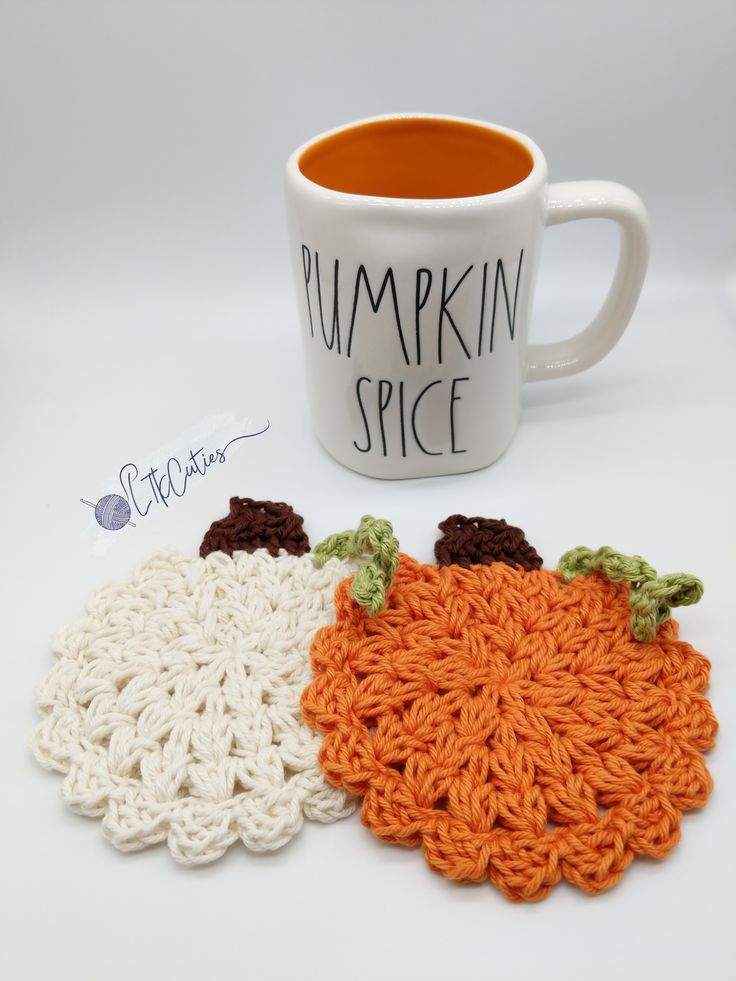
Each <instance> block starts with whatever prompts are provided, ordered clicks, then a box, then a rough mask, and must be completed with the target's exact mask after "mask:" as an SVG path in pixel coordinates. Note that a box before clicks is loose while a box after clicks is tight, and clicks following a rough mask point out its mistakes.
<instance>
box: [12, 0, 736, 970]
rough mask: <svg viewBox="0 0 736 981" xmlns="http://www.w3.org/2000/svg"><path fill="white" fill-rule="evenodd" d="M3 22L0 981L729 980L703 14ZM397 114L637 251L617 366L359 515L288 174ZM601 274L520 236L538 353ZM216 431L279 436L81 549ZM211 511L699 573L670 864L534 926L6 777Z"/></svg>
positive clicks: (423, 542)
mask: <svg viewBox="0 0 736 981" xmlns="http://www.w3.org/2000/svg"><path fill="white" fill-rule="evenodd" d="M0 16H1V21H0V100H1V102H0V412H1V419H2V438H3V445H2V479H1V481H0V488H1V489H0V495H1V500H0V503H1V510H0V513H1V514H2V521H3V532H4V533H3V536H2V543H3V548H2V559H0V562H1V563H2V577H1V579H0V584H1V585H2V591H1V593H0V595H1V596H2V600H1V602H2V620H1V621H0V622H2V624H3V627H4V636H3V642H4V643H3V662H2V663H3V668H2V677H1V679H0V682H1V683H0V700H1V705H0V754H1V763H2V770H1V771H0V772H1V773H2V782H1V784H0V786H1V787H2V795H3V808H2V817H1V819H0V820H1V821H2V829H1V830H2V838H1V839H0V840H1V841H2V845H3V852H2V859H1V861H2V865H1V867H0V873H1V881H2V895H1V897H0V901H1V902H2V909H0V933H1V934H2V937H1V942H0V971H1V972H2V975H3V977H6V978H9V979H12V981H26V979H31V981H46V979H48V978H52V977H53V978H55V979H67V978H68V979H74V981H87V979H89V981H100V979H104V981H117V979H122V978H139V979H143V981H148V979H156V981H168V979H172V981H173V979H177V981H198V979H203V978H217V979H222V981H227V979H231V978H233V979H234V978H258V979H284V978H289V977H299V978H304V979H312V978H321V979H331V978H350V979H357V981H360V979H364V978H366V979H368V978H371V979H372V978H376V977H380V978H381V979H385V981H389V979H392V978H409V979H411V978H419V977H421V978H422V979H426V981H430V979H435V978H437V979H440V978H441V979H446V978H450V977H452V978H465V977H472V978H489V979H490V978H498V979H503V981H514V979H521V978H532V977H544V978H546V979H557V978H559V979H563V978H564V979H565V981H576V979H582V978H586V979H588V978H591V977H592V978H620V977H626V978H629V979H632V981H635V979H639V978H642V979H643V978H647V979H656V978H665V977H666V978H668V979H673V981H674V979H691V978H699V979H703V981H710V979H730V978H734V977H736V957H735V954H734V931H733V908H732V907H733V901H732V887H733V877H734V875H735V874H736V837H735V836H734V834H733V813H734V804H735V798H736V794H735V793H734V776H735V775H736V774H735V772H734V771H735V768H734V764H733V759H734V754H735V753H736V745H735V741H734V735H733V719H734V716H735V714H736V694H735V693H736V669H735V667H734V661H735V656H734V643H735V639H734V633H733V620H732V611H733V605H734V589H735V588H736V576H735V575H734V558H733V546H734V532H735V531H736V527H735V525H736V522H735V520H734V446H733V443H734V440H733V433H734V426H735V425H736V397H735V395H734V382H733V367H734V358H735V357H736V336H735V334H734V328H735V325H736V280H735V279H734V272H735V269H734V259H735V257H736V247H735V244H736V241H735V240H736V236H735V234H734V203H735V198H734V176H733V175H734V174H735V173H736V149H735V144H736V140H735V135H734V115H733V93H734V90H735V89H736V72H735V70H734V65H735V64H736V61H735V60H734V58H733V53H732V52H733V47H734V41H735V40H736V8H735V7H734V5H733V4H732V3H730V2H725V0H724V2H722V3H721V2H716V0H700V2H698V3H697V4H696V3H692V4H685V3H682V2H673V0H669V2H663V0H656V2H654V0H650V2H647V3H642V2H641V0H616V2H606V3H596V2H591V0H587V2H584V0H581V2H572V0H565V2H557V3H542V2H536V3H531V2H520V0H517V2H515V3H495V2H494V3H480V2H479V3H472V2H469V0H452V2H450V0H446V2H443V3H437V2H424V3H419V2H390V3H389V2H373V3H354V2H346V0H341V2H332V0H329V2H326V0H311V2H304V0H303V2H297V0H289V2H279V3H276V2H273V3H266V2H262V3H261V2H222V0H215V2H204V0H201V2H189V0H186V2H178V3H174V2H171V3H167V2H163V0H146V2H143V0H134V2H127V3H122V2H110V0H90V2H72V0H69V2H58V3H50V2H48V3H46V2H36V0H18V2H0ZM391 111H428V112H451V113H455V114H458V115H463V116H470V117H477V118H480V119H488V120H491V121H494V122H499V123H502V124H505V125H509V126H511V127H513V128H516V129H520V130H522V131H524V132H527V133H528V134H529V135H530V136H531V137H532V138H533V139H534V140H535V141H536V142H537V143H538V144H539V145H540V146H541V147H542V149H543V150H544V152H545V154H546V156H547V159H548V163H549V167H550V173H551V178H552V180H565V179H577V178H606V179H612V180H619V181H623V182H624V183H627V184H630V185H631V186H632V187H634V189H635V190H637V191H638V193H639V194H640V195H641V197H642V198H643V199H644V201H645V202H646V204H647V205H648V207H649V209H650V212H651V218H652V249H653V251H652V263H651V272H650V276H649V279H648V281H647V284H646V286H645V290H644V294H643V296H642V300H641V303H640V305H639V308H638V310H637V313H636V314H635V317H634V320H633V322H632V324H631V326H630V328H629V330H628V331H627V333H626V335H625V336H624V339H623V340H622V341H621V343H620V344H619V346H618V347H617V348H616V349H615V350H614V352H613V353H612V354H611V355H610V356H609V357H608V358H607V359H606V361H605V362H603V363H602V364H601V365H599V366H598V367H596V368H593V369H591V370H590V371H588V372H587V373H585V374H582V375H579V376H576V377H574V378H570V379H567V380H560V381H556V382H547V383H542V384H539V385H537V386H528V387H527V389H526V390H525V394H524V410H523V420H522V426H521V429H520V430H519V433H518V435H517V437H516V439H515V441H514V443H513V445H512V446H511V448H510V449H509V451H508V452H507V453H506V454H505V456H504V457H503V458H502V459H501V460H500V461H499V462H498V463H497V464H496V465H494V466H493V467H491V468H490V469H488V470H486V471H482V472H479V473H475V474H469V475H466V476H463V477H456V478H447V479H437V480H426V481H418V482H407V483H388V484H387V483H380V482H375V481H371V480H368V479H366V478H361V477H359V476H357V475H355V474H352V473H350V472H348V471H346V470H343V469H341V468H340V467H339V466H338V465H337V464H335V463H333V462H332V461H331V460H330V459H328V458H326V457H325V455H324V454H323V453H322V451H321V450H320V449H319V447H318V446H317V444H316V442H315V440H314V438H313V437H312V435H311V432H310V429H309V423H308V419H307V418H306V417H305V412H304V387H303V382H302V378H301V366H300V360H299V343H298V330H297V327H296V322H295V320H296V317H295V303H294V301H293V298H292V284H291V281H290V279H289V266H288V254H287V245H286V236H285V228H284V215H283V206H282V200H281V172H282V165H283V162H284V160H285V158H286V156H287V154H288V152H289V151H290V150H291V149H292V148H293V147H294V146H296V145H297V144H299V143H300V142H302V141H303V140H304V139H305V138H307V137H308V136H310V135H312V134H313V133H316V132H319V131H321V130H324V129H326V128H329V127H331V126H334V125H337V124H339V123H341V122H346V121H348V120H350V119H353V118H358V117H362V116H366V115H371V114H375V113H380V112H391ZM615 247H616V239H615V235H614V234H613V231H612V230H611V229H610V228H608V227H606V226H605V225H604V224H602V223H601V225H600V226H599V225H598V223H596V222H587V223H585V224H576V225H571V226H567V227H565V228H563V229H554V230H553V231H551V232H548V233H547V241H546V244H545V253H544V256H543V261H542V272H541V281H540V284H539V288H538V291H537V303H536V311H535V318H534V322H533V327H532V336H533V337H534V339H551V338H555V337H560V336H564V335H565V334H567V333H570V332H571V331H572V330H574V329H577V328H578V327H579V326H582V325H583V323H584V322H585V321H586V319H588V318H589V317H590V316H591V315H592V313H593V312H594V310H595V308H596V306H597V305H598V304H599V303H600V300H601V298H602V296H603V293H604V292H605V288H606V284H607V282H608V280H609V278H610V275H611V271H612V266H613V262H614V258H615ZM228 414H229V415H231V416H232V417H233V418H234V419H235V420H237V421H240V420H243V419H245V418H249V419H251V420H253V421H254V422H258V421H260V420H261V419H262V418H263V417H264V416H265V417H268V418H269V419H270V421H271V426H272V428H271V430H270V431H269V433H268V434H267V435H266V436H264V437H261V438H260V439H259V440H254V441H250V442H245V443H243V444H240V447H239V448H237V452H236V451H235V449H236V448H235V447H233V452H232V454H231V455H230V459H229V461H228V463H227V464H226V465H223V466H222V467H221V468H220V469H219V470H218V471H217V472H210V473H208V474H207V475H206V477H203V478H201V480H200V482H199V483H197V484H196V485H195V484H192V486H191V489H190V490H189V491H188V492H187V494H186V496H185V497H184V498H182V499H181V500H176V501H174V502H173V503H172V504H171V507H170V508H169V509H168V510H166V509H164V508H158V509H154V511H153V513H151V514H150V515H149V516H148V517H147V518H146V519H145V520H141V521H140V522H139V523H138V527H137V528H135V529H130V528H127V529H125V530H124V531H122V532H120V533H118V534H116V535H112V533H105V532H103V531H101V530H100V529H98V528H97V526H96V525H95V523H94V516H93V513H92V511H91V510H90V509H88V508H85V507H84V506H83V505H82V504H80V503H79V498H80V497H85V498H87V499H91V500H93V501H94V500H97V498H98V497H100V496H101V495H102V494H104V493H109V492H111V491H114V490H115V489H116V488H115V487H114V480H115V475H116V473H117V471H118V469H119V468H120V466H122V465H123V464H124V463H126V462H128V461H139V462H140V461H151V460H153V461H156V460H160V461H162V462H163V460H165V458H166V456H167V455H168V453H167V452H166V450H165V449H164V448H165V447H173V448H174V449H175V450H183V449H185V444H186V443H187V441H188V438H189V437H188V435H187V433H188V431H189V430H191V429H192V428H193V427H197V426H205V427H207V426H209V425H211V423H210V422H208V421H207V420H208V419H209V418H210V417H212V416H218V415H228ZM232 425H233V427H236V423H233V424H232ZM233 434H234V433H233ZM236 493H237V494H240V495H248V496H254V497H267V498H269V497H270V498H273V499H277V500H288V501H290V502H291V503H293V504H294V505H295V506H296V508H297V510H298V511H300V512H301V513H302V514H303V515H304V516H305V518H306V526H307V529H308V531H309V532H310V534H311V536H312V539H313V541H317V540H318V539H319V538H320V537H321V536H323V535H325V534H327V533H328V532H330V531H334V530H337V529H340V528H343V527H351V526H354V524H355V522H356V520H357V518H358V517H359V516H360V515H361V514H363V513H364V512H366V511H370V512H373V513H376V514H380V515H385V516H387V517H390V518H391V519H392V520H393V522H394V524H395V527H396V530H397V533H398V535H399V537H400V539H401V543H402V547H403V548H404V549H405V550H406V551H408V552H411V553H413V554H415V555H417V557H419V558H422V559H425V560H427V561H429V560H430V558H431V554H432V544H433V542H434V539H435V526H436V524H437V522H438V521H439V520H441V519H442V518H444V517H445V516H447V514H449V513H451V512H454V511H462V512H465V513H471V514H485V515H488V516H497V517H506V518H507V519H509V520H510V521H512V522H513V523H516V524H520V525H521V526H522V527H524V528H525V529H526V531H527V534H528V537H529V538H530V540H531V541H532V543H533V544H534V545H536V547H537V548H538V550H539V551H540V553H541V554H542V555H543V556H544V558H545V559H546V564H547V565H548V566H554V564H555V563H556V561H557V559H558V557H559V555H560V554H561V553H562V552H563V551H565V550H566V549H568V548H569V547H571V546H573V545H576V544H588V545H591V546H597V545H599V544H603V543H608V544H611V545H613V546H615V547H617V548H619V549H620V550H622V551H625V552H640V553H641V554H642V555H644V556H645V557H646V558H647V559H648V560H650V561H651V562H652V563H653V564H654V565H656V566H657V568H658V569H659V570H660V571H661V572H665V571H673V570H679V569H681V568H682V569H684V570H686V571H689V572H693V573H696V574H698V575H700V576H701V577H702V578H703V579H704V581H705V584H706V593H705V597H704V599H703V601H702V603H701V604H700V605H699V606H697V607H694V608H691V609H688V610H684V611H681V613H680V615H679V617H678V619H679V620H680V622H681V626H682V632H683V635H684V636H685V637H686V639H688V640H690V641H691V642H692V643H693V644H695V645H696V646H697V647H698V648H699V649H701V650H703V651H704V652H705V653H706V654H707V655H708V656H709V657H710V659H711V660H712V662H713V674H712V688H711V697H712V701H713V704H714V707H715V709H716V712H717V715H718V716H719V719H720V721H721V724H722V731H721V734H720V737H719V744H718V747H717V749H716V750H715V751H714V752H712V753H711V754H710V756H709V765H710V767H711V769H712V772H713V774H714V778H715V781H716V789H715V791H714V793H713V796H712V798H711V800H710V802H709V804H708V806H707V808H706V809H705V810H704V811H703V812H700V813H697V814H692V815H688V816H686V818H685V819H684V822H683V837H682V841H681V843H680V845H678V847H677V848H676V849H675V851H674V852H673V853H672V854H671V856H670V857H669V858H668V859H667V860H666V861H665V862H664V863H655V862H650V861H641V860H638V861H635V862H634V864H633V866H632V867H631V868H630V870H629V871H628V872H627V874H626V875H625V877H624V879H623V881H622V883H621V884H620V885H619V886H617V887H616V888H615V889H614V890H613V891H612V892H610V893H607V894H605V895H603V896H601V897H598V898H596V899H591V898H589V897H586V896H584V895H582V894H581V893H579V892H577V891H575V890H574V889H572V888H571V887H568V886H566V885H562V886H560V887H559V888H557V889H556V890H555V891H554V893H553V894H552V896H551V897H550V898H549V899H548V900H546V901H545V902H544V903H541V904H538V905H532V906H514V905H512V904H510V903H508V902H507V901H506V900H505V899H504V898H503V897H502V896H501V895H500V894H498V893H497V892H495V891H494V890H493V889H492V888H491V887H490V886H483V887H471V886H468V887H461V886H457V885H452V884H450V883H448V882H446V881H445V880H443V879H442V878H440V877H439V876H436V875H434V874H432V873H431V872H429V871H428V870H427V868H426V867H425V864H424V862H423V860H422V856H421V854H420V853H419V852H418V851H416V850H414V851H410V850H404V849H401V848H391V847H387V846H384V845H380V844H379V843H378V842H376V841H375V840H374V839H373V838H372V837H371V836H370V834H369V833H368V832H367V831H366V830H364V829H363V828H362V827H361V825H360V822H359V820H358V818H357V816H354V817H353V818H351V819H348V820H347V821H344V822H342V823H340V824H338V825H333V826H329V827H317V826H312V825H310V826H308V827H305V828H304V829H303V830H302V832H301V833H300V834H299V835H298V836H297V838H296V839H295V840H294V841H293V842H292V843H291V844H290V845H289V846H288V847H286V848H285V849H283V850H282V851H281V852H279V853H276V854H273V855H267V856H253V855H250V854H248V853H246V852H245V850H244V849H242V848H240V847H234V848H232V849H231V850H230V852H229V853H228V855H227V856H226V857H225V859H223V860H222V861H220V862H218V863H216V864H215V865H213V866H210V867H207V868H205V869H200V870H195V871H191V870H187V869H183V868H180V867H177V866H176V865H175V864H174V863H173V862H172V861H171V858H170V856H169V854H168V852H167V850H166V849H165V848H158V849H153V850H148V851H146V852H144V853H140V854H137V855H122V854H119V853H118V852H116V851H115V850H114V849H113V848H112V847H111V846H110V845H108V844H107V843H106V842H105V841H104V839H103V838H102V835H101V831H100V826H99V822H98V821H93V820H88V819H83V818H80V817H77V816H75V815H73V814H71V813H70V812H69V811H68V810H67V808H66V807H65V805H64V804H63V802H62V800H61V796H60V786H61V780H60V778H59V777H57V776H56V775H49V774H48V773H45V772H43V771H42V770H41V769H40V768H39V767H38V766H37V765H36V764H35V761H34V760H33V758H32V756H31V754H30V751H29V749H28V741H29V734H30V731H31V729H32V726H33V724H34V721H35V718H36V712H35V707H34V700H33V690H34V687H35V685H36V684H37V683H38V681H39V680H40V679H41V677H42V676H43V675H44V674H45V672H46V671H47V670H48V668H49V666H50V647H49V639H50V636H51V634H52V632H53V630H54V629H55V628H56V627H57V626H58V625H59V624H60V623H61V622H63V621H64V620H66V619H70V618H76V617H77V616H78V615H80V613H81V612H82V610H83V606H84V602H85V598H86V596H87V594H88V592H89V591H90V590H91V589H92V588H94V587H95V586H97V585H100V584H101V583H102V582H103V581H105V580H107V579H109V578H115V577H126V576H127V575H128V573H129V571H130V570H131V568H132V566H133V565H134V564H135V563H136V562H137V561H138V560H139V559H141V558H142V557H143V556H144V555H146V554H148V553H149V552H151V551H153V550H154V549H155V548H157V547H159V546H161V545H164V544H170V545H173V546H175V547H177V548H178V549H180V550H181V551H182V552H185V553H188V554H194V553H195V551H196V549H197V547H198V544H199V541H200V539H201V536H202V533H203V532H204V530H205V529H206V527H207V526H208V525H209V523H210V522H211V521H212V520H213V519H214V518H216V517H219V516H221V515H222V514H224V513H225V511H226V509H227V499H228V497H229V496H230V495H231V494H236Z"/></svg>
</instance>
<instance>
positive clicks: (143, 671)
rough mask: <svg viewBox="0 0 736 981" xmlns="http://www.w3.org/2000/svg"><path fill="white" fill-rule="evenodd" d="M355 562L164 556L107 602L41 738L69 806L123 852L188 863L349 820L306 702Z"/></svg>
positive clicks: (94, 601) (63, 665)
mask: <svg viewBox="0 0 736 981" xmlns="http://www.w3.org/2000/svg"><path fill="white" fill-rule="evenodd" d="M355 568H356V565H355V563H351V562H349V561H345V560H340V559H337V558H335V559H330V561H329V562H327V563H326V564H325V565H324V566H323V567H322V568H317V567H316V565H315V562H314V561H313V559H312V558H311V556H310V555H300V556H296V555H289V554H286V553H285V552H279V553H278V555H277V557H273V556H272V555H270V554H269V553H268V552H267V551H266V550H265V549H263V548H259V549H258V550H257V551H255V552H253V553H252V554H249V553H248V552H243V551H236V552H234V553H233V555H232V556H230V555H227V554H225V552H222V551H217V552H212V553H211V554H209V555H207V557H206V558H196V559H192V558H187V557H184V556H182V555H179V554H176V553H174V552H162V553H159V554H157V555H154V556H153V557H152V558H150V559H148V560H147V561H146V562H144V563H143V564H142V565H141V566H140V567H139V568H138V569H137V570H136V572H135V574H134V575H133V577H132V579H130V580H129V581H128V582H124V583H117V584H111V585H108V586H105V587H104V588H102V589H100V590H99V591H98V592H96V593H94V595H93V596H92V597H91V599H90V601H89V605H88V608H87V615H86V616H85V617H83V618H82V619H81V620H79V621H78V622H76V623H73V624H71V625H69V626H66V627H64V628H63V629H62V630H61V631H59V633H58V634H57V636H56V638H55V641H54V646H53V653H54V658H55V665H54V667H53V669H52V671H51V672H50V674H49V675H48V676H47V678H46V679H45V681H44V682H43V683H42V685H41V687H40V690H39V695H38V704H39V707H40V711H41V713H42V716H43V720H42V722H41V723H40V724H39V725H38V727H37V728H36V730H35V732H34V735H33V748H34V752H35V754H36V756H37V758H38V760H39V762H40V763H41V764H42V765H43V766H45V767H48V768H51V769H55V770H59V771H61V772H62V773H65V774H66V779H65V781H64V787H63V793H64V797H65V798H66V800H67V802H68V804H69V805H70V807H71V808H72V809H73V810H75V811H77V812H79V813H81V814H85V815H88V816H92V817H102V826H103V830H104V833H105V835H106V837H107V838H108V839H109V840H110V841H111V842H112V844H113V845H115V846H116V847H117V848H120V849H122V850H124V851H133V850H136V849H140V848H144V847H145V846H147V845H152V844H154V843H156V842H161V841H164V840H165V841H166V842H167V843H168V846H169V848H170V850H171V853H172V855H173V856H174V858H175V859H176V860H177V861H180V862H183V863H186V864H198V863H204V862H210V861H212V860H214V859H216V858H219V857H220V856H221V855H222V854H223V853H224V852H225V851H226V849H227V848H228V847H229V846H230V845H231V844H233V842H235V841H236V840H238V839H240V840H241V841H242V842H243V844H244V845H245V846H246V847H247V848H250V849H252V850H254V851H266V850H271V849H276V848H279V847H281V846H282V845H284V844H286V842H287V841H289V840H290V839H291V838H292V837H293V835H295V834H296V832H297V831H298V830H299V828H300V827H301V824H302V821H303V819H304V817H307V818H311V819H313V820H316V821H322V822H331V821H336V820H338V819H339V818H342V817H344V816H346V815H347V814H349V813H350V812H351V811H352V810H353V809H354V800H353V798H352V797H351V796H350V795H349V794H347V793H345V792H344V791H342V790H337V789H335V788H334V787H332V786H330V785H329V784H328V783H326V781H325V779H324V777H323V776H322V774H321V772H320V769H319V766H318V764H317V752H318V750H319V746H320V744H321V742H322V739H321V736H318V735H316V734H315V733H313V732H312V730H311V729H309V727H308V726H306V725H305V723H304V722H303V721H302V718H301V715H300V711H299V696H300V694H301V692H302V690H303V688H304V686H305V685H306V684H307V683H308V682H309V681H310V680H311V671H310V667H309V646H310V643H311V641H312V638H313V636H314V634H315V631H316V630H317V629H318V628H319V627H322V626H325V625H326V624H330V623H333V622H334V605H333V597H334V592H335V587H336V586H337V585H338V583H339V582H341V580H343V579H344V578H345V577H346V576H348V575H351V574H352V573H353V572H354V570H355Z"/></svg>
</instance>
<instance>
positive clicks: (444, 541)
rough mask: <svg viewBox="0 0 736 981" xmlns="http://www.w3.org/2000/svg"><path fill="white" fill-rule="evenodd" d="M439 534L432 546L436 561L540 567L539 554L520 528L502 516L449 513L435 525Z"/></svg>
mask: <svg viewBox="0 0 736 981" xmlns="http://www.w3.org/2000/svg"><path fill="white" fill-rule="evenodd" d="M438 527H439V530H440V531H441V532H442V538H439V539H437V541H436V542H435V546H434V557H435V558H436V559H437V564H438V565H461V566H462V567H463V569H469V568H470V566H471V565H488V564H489V563H490V562H506V563H507V564H508V565H520V566H521V567H522V569H526V570H527V571H531V570H532V569H541V567H542V558H541V556H539V555H538V554H537V552H536V550H535V549H534V548H532V546H531V545H530V544H529V542H528V541H527V540H526V538H525V537H524V532H523V531H522V530H521V528H515V527H514V526H513V525H508V524H506V522H505V521H504V520H503V518H499V519H496V518H466V517H465V516H464V515H462V514H452V515H450V517H449V518H445V520H444V521H442V522H440V524H439V525H438Z"/></svg>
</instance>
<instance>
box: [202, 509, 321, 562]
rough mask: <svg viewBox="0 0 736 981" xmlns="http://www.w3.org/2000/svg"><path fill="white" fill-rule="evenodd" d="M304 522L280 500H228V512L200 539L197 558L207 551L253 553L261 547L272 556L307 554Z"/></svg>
mask: <svg viewBox="0 0 736 981" xmlns="http://www.w3.org/2000/svg"><path fill="white" fill-rule="evenodd" d="M303 524H304V519H303V518H302V516H301V515H300V514H296V513H295V511H294V509H293V508H292V507H291V505H290V504H284V503H283V501H278V502H276V501H254V500H253V498H252V497H231V498H230V513H229V514H228V515H227V517H225V518H221V519H220V520H219V521H214V522H213V523H212V525H211V526H210V529H209V531H208V532H207V534H206V535H205V536H204V539H203V540H202V545H201V546H200V549H199V555H200V558H203V559H204V558H206V557H207V556H208V555H209V554H210V552H226V553H227V554H228V555H232V554H233V552H236V551H238V552H255V551H256V549H259V548H265V549H266V550H267V551H268V554H269V555H272V556H274V557H276V556H277V555H278V554H279V550H280V549H285V550H286V551H287V552H288V553H289V555H304V554H305V552H308V551H309V539H308V538H307V535H306V533H305V532H304V527H303Z"/></svg>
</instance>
